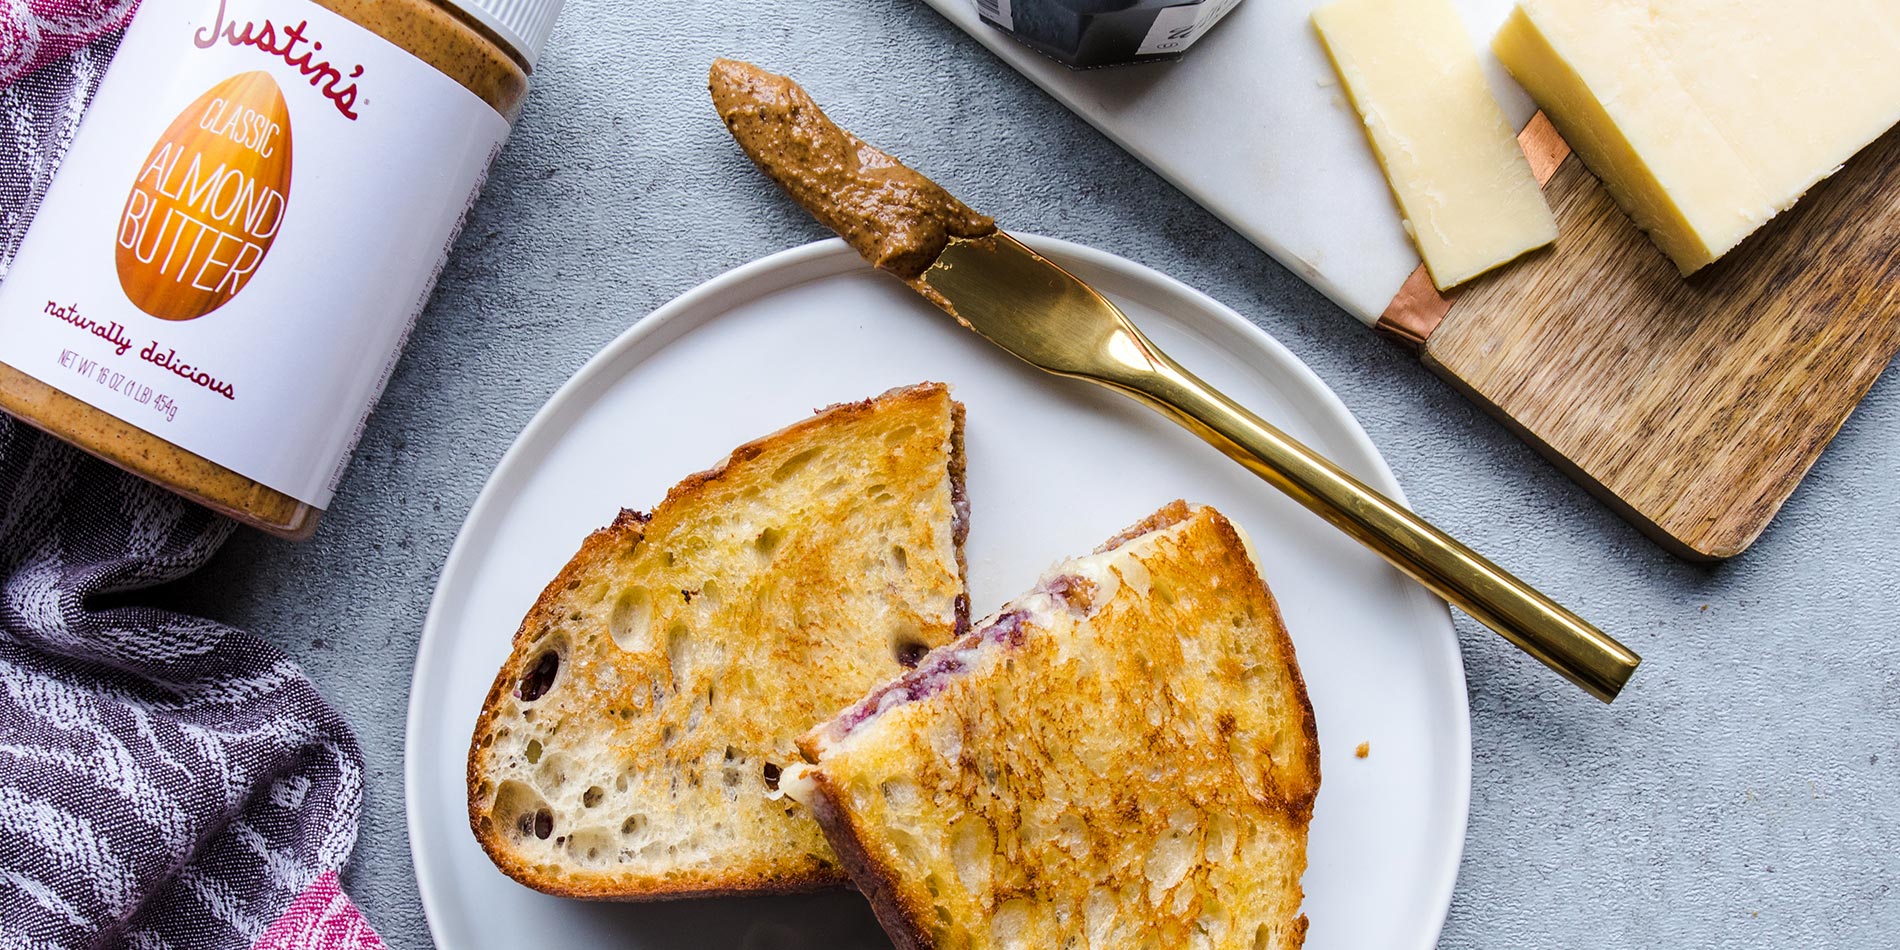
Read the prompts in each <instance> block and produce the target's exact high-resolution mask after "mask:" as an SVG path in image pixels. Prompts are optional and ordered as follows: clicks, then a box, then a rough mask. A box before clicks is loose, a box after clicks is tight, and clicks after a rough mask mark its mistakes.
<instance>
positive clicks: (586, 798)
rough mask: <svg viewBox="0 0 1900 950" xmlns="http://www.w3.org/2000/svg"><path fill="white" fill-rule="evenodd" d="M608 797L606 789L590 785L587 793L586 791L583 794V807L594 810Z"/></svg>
mask: <svg viewBox="0 0 1900 950" xmlns="http://www.w3.org/2000/svg"><path fill="white" fill-rule="evenodd" d="M606 797H607V790H606V789H604V788H601V787H600V786H598V785H589V786H587V791H584V792H582V793H581V807H582V808H593V807H594V806H596V805H599V804H600V800H601V799H603V798H606Z"/></svg>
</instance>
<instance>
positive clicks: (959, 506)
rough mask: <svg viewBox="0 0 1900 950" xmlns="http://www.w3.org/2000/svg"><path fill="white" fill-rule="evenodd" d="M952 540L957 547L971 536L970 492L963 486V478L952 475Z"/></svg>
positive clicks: (961, 545)
mask: <svg viewBox="0 0 1900 950" xmlns="http://www.w3.org/2000/svg"><path fill="white" fill-rule="evenodd" d="M950 511H951V518H950V540H952V541H954V542H956V545H957V547H959V548H961V547H963V542H964V541H966V540H968V539H969V537H970V492H969V490H968V489H966V488H964V487H963V479H961V478H957V477H956V476H954V475H953V476H951V477H950Z"/></svg>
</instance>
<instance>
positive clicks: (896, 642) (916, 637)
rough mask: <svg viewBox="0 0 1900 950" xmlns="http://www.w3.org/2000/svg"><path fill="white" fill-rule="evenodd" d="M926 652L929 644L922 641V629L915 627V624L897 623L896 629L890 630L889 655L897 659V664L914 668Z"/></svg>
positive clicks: (921, 660) (928, 649)
mask: <svg viewBox="0 0 1900 950" xmlns="http://www.w3.org/2000/svg"><path fill="white" fill-rule="evenodd" d="M928 653H930V644H929V643H927V642H925V641H924V634H923V631H922V630H919V629H917V625H916V624H914V623H903V624H899V625H898V627H897V629H896V630H893V631H891V657H892V659H895V660H896V661H897V665H899V666H902V667H904V668H905V669H916V668H917V664H918V663H921V662H923V659H924V656H925V655H927V654H928Z"/></svg>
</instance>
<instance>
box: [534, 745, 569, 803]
mask: <svg viewBox="0 0 1900 950" xmlns="http://www.w3.org/2000/svg"><path fill="white" fill-rule="evenodd" d="M571 771H572V769H571V768H570V767H569V763H568V758H567V756H565V755H561V754H559V753H543V754H542V755H541V763H540V764H539V765H536V766H535V768H534V784H535V787H537V788H539V789H540V790H541V792H542V794H545V795H559V794H560V793H561V792H562V791H564V790H566V788H567V782H568V774H569V772H571Z"/></svg>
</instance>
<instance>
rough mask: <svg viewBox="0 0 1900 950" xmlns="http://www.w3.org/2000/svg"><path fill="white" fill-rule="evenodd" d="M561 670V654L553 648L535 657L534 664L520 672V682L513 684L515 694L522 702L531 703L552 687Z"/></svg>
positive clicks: (544, 694)
mask: <svg viewBox="0 0 1900 950" xmlns="http://www.w3.org/2000/svg"><path fill="white" fill-rule="evenodd" d="M560 671H561V654H560V653H559V652H558V651H555V650H549V651H547V652H546V653H543V654H541V655H540V656H538V657H536V658H535V660H534V664H533V665H532V666H530V667H528V671H527V672H526V673H523V674H521V682H520V683H518V684H516V686H515V695H516V696H517V697H519V698H520V699H521V701H522V702H524V703H531V702H534V701H535V700H537V699H540V698H541V697H543V696H546V695H547V693H548V690H550V689H553V688H554V678H555V676H556V675H557V674H559V673H560Z"/></svg>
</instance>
